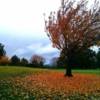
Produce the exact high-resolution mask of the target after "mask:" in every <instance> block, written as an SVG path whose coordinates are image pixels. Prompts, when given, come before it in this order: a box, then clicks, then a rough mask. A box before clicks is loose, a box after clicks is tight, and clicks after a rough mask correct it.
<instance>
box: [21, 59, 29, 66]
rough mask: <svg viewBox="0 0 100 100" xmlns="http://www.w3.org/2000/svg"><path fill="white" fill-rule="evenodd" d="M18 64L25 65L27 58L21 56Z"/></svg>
mask: <svg viewBox="0 0 100 100" xmlns="http://www.w3.org/2000/svg"><path fill="white" fill-rule="evenodd" d="M20 64H21V65H22V66H26V65H28V60H27V59H26V58H22V59H21V60H20Z"/></svg>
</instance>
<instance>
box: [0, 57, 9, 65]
mask: <svg viewBox="0 0 100 100" xmlns="http://www.w3.org/2000/svg"><path fill="white" fill-rule="evenodd" d="M9 64H10V59H9V58H8V57H7V56H2V57H1V59H0V65H9Z"/></svg>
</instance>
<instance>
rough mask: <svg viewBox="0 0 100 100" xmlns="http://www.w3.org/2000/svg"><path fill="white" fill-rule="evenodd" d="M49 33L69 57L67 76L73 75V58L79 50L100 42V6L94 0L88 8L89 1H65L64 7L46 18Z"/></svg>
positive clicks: (63, 0) (57, 45)
mask: <svg viewBox="0 0 100 100" xmlns="http://www.w3.org/2000/svg"><path fill="white" fill-rule="evenodd" d="M45 28H46V32H47V35H48V36H49V38H50V40H51V41H52V43H53V47H56V48H58V49H59V50H60V51H61V53H63V55H64V58H65V59H66V63H67V66H66V73H65V75H66V76H72V64H71V60H72V58H73V57H74V55H75V54H76V52H79V51H80V50H85V49H87V48H90V47H91V46H93V45H97V44H99V43H100V5H99V1H97V0H95V1H94V3H93V5H92V7H91V8H88V1H87V0H80V1H79V2H75V1H74V0H62V3H61V7H60V8H59V10H58V11H57V13H55V12H51V13H50V15H49V18H48V20H45Z"/></svg>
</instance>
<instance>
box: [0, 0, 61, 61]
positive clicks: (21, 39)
mask: <svg viewBox="0 0 100 100" xmlns="http://www.w3.org/2000/svg"><path fill="white" fill-rule="evenodd" d="M59 6H60V0H57V1H56V0H0V43H3V44H4V45H5V49H6V51H7V55H8V56H12V55H14V54H17V55H18V56H20V57H27V58H30V57H31V56H32V55H33V54H40V55H43V56H45V57H46V58H47V59H50V58H52V57H55V56H59V51H58V50H57V49H54V48H52V44H51V42H50V41H49V38H48V37H47V35H46V33H45V32H44V17H43V13H46V14H47V15H48V14H49V13H50V11H56V10H57V9H58V8H59Z"/></svg>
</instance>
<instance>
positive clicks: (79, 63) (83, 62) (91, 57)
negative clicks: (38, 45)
mask: <svg viewBox="0 0 100 100" xmlns="http://www.w3.org/2000/svg"><path fill="white" fill-rule="evenodd" d="M63 52H64V50H63V51H62V52H61V54H60V57H59V58H53V59H52V63H51V65H52V66H55V68H65V67H66V66H67V62H66V60H65V59H66V56H65V55H63V54H64V53H63ZM70 63H71V65H72V68H73V69H98V68H99V69H100V48H99V51H98V52H97V53H96V52H95V51H93V50H91V49H87V50H85V51H81V52H77V53H76V55H74V56H73V57H72V58H71V62H70Z"/></svg>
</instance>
